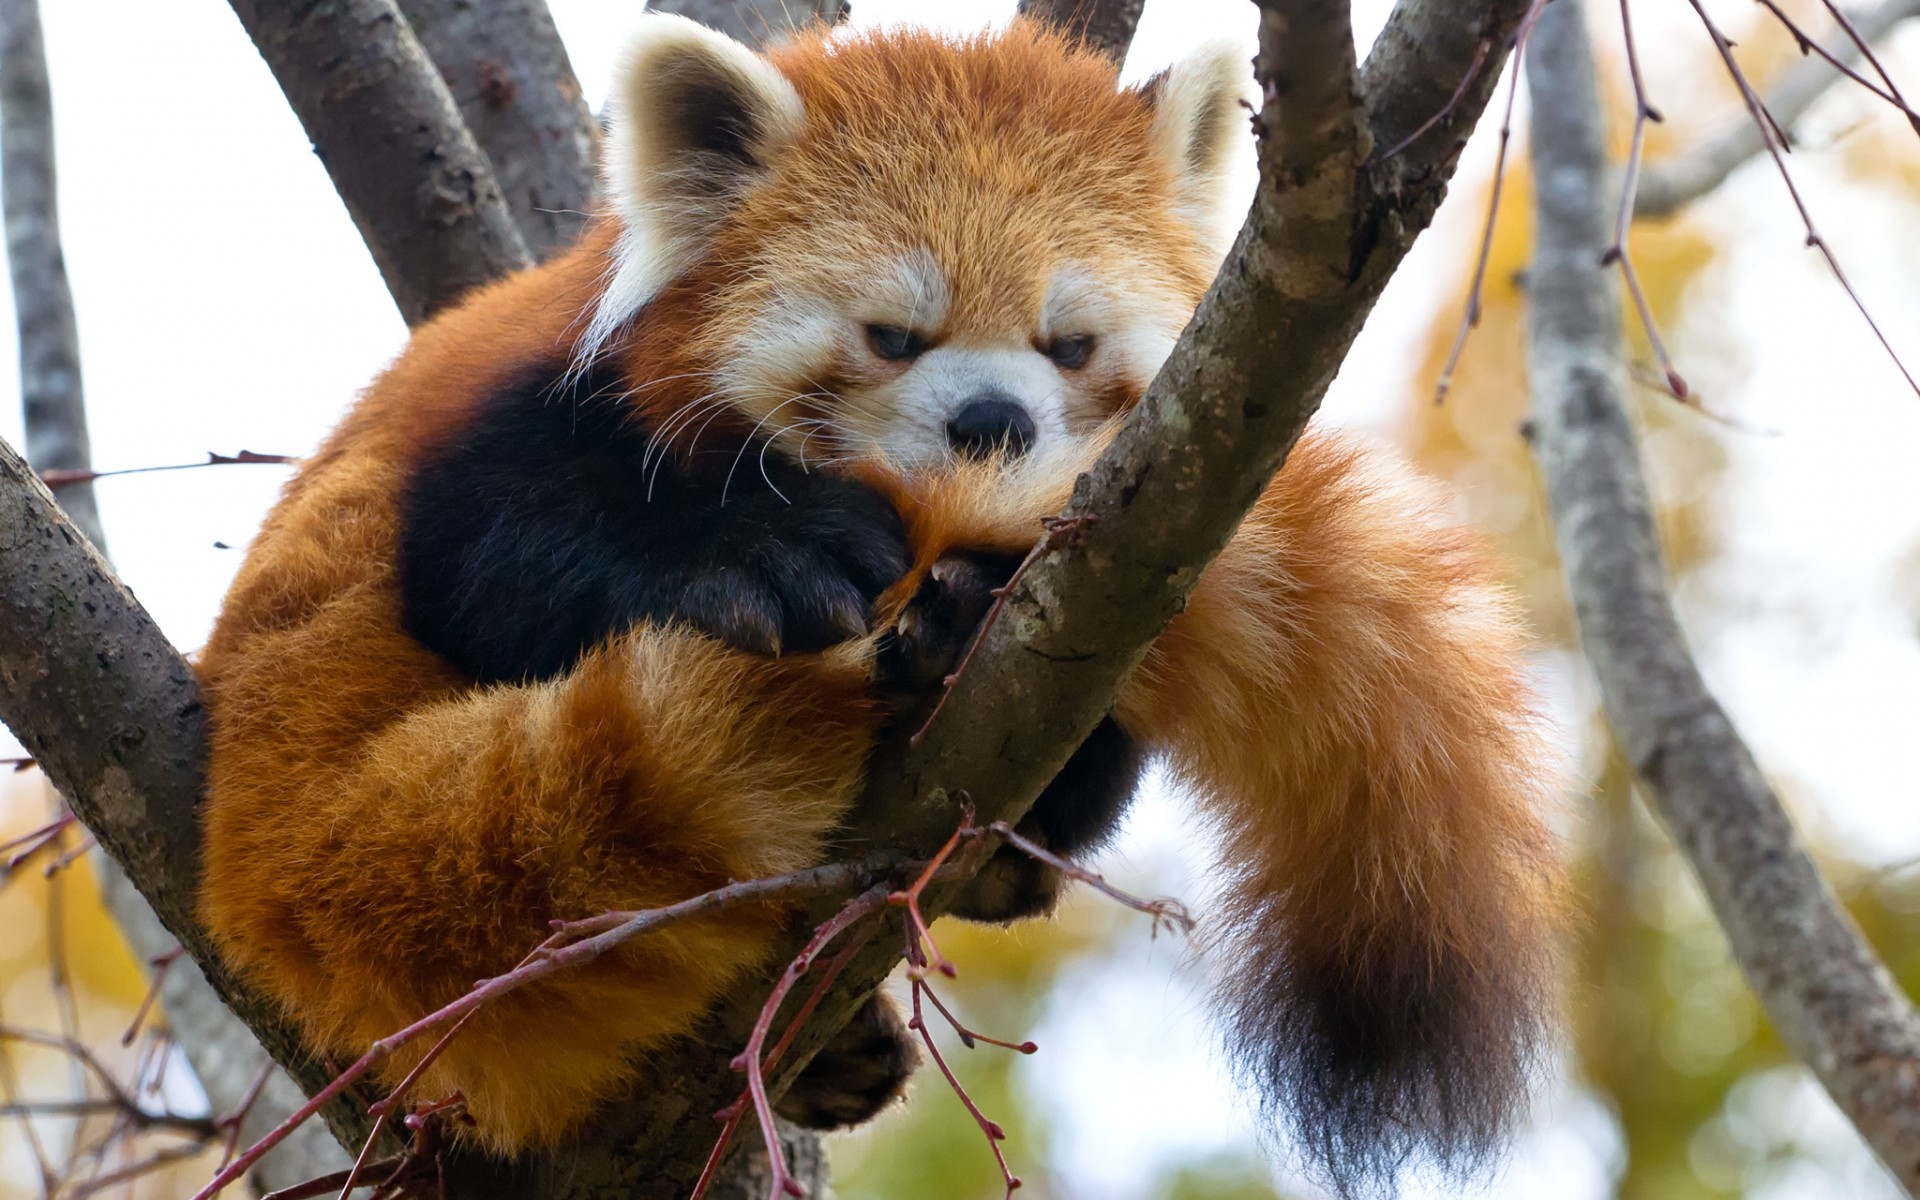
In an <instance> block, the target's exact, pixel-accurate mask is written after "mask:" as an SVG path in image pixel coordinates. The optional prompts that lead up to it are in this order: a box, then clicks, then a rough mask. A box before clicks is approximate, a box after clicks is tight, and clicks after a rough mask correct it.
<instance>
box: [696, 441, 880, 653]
mask: <svg viewBox="0 0 1920 1200" xmlns="http://www.w3.org/2000/svg"><path fill="white" fill-rule="evenodd" d="M725 516H726V520H725V521H724V522H723V523H717V528H716V529H715V531H714V532H713V536H712V538H711V539H710V542H709V546H710V549H709V555H710V557H709V558H708V560H707V561H706V562H704V563H702V564H701V565H700V566H699V567H698V568H697V569H695V570H694V571H692V572H691V573H690V574H689V576H688V577H687V582H686V586H685V589H684V591H683V592H682V593H681V595H680V596H679V597H678V599H677V600H676V601H675V602H674V603H673V605H672V606H671V607H672V611H673V615H674V616H675V617H676V618H678V619H680V620H684V621H686V622H688V623H689V624H691V625H693V626H695V627H697V628H699V629H700V630H702V631H704V632H706V633H710V634H712V635H714V636H715V637H718V638H719V639H721V640H722V641H724V642H726V643H727V644H729V645H731V646H733V647H735V648H736V649H740V650H745V651H748V652H749V653H753V654H764V655H768V656H772V655H776V654H782V653H794V652H806V651H813V650H824V649H826V648H827V647H829V646H834V645H838V644H839V643H841V642H845V641H850V640H852V639H854V638H858V637H864V636H866V634H867V633H868V632H869V627H870V624H871V621H872V615H873V606H874V603H875V601H877V600H878V599H879V598H880V594H881V593H882V592H884V591H886V590H887V588H889V587H891V586H892V585H893V584H894V583H896V582H898V581H899V579H900V578H901V577H902V576H904V575H905V574H906V573H907V570H908V568H909V566H910V565H911V564H912V553H911V552H910V550H909V549H908V547H907V531H906V527H905V526H904V525H903V524H902V523H901V521H900V515H899V513H897V512H896V511H895V510H894V508H893V506H892V505H891V504H889V503H888V502H887V501H886V500H885V499H884V498H883V497H882V496H881V495H880V493H878V492H876V491H874V490H873V489H871V488H869V487H867V486H866V485H865V484H861V483H856V482H853V481H851V480H846V479H835V478H833V477H830V476H815V477H811V478H808V479H807V480H806V481H805V486H802V487H795V488H793V489H792V492H791V498H789V497H788V496H787V495H782V494H776V493H773V492H770V491H769V492H761V493H757V494H752V495H750V496H749V497H747V498H744V499H743V498H741V497H736V498H735V499H734V500H733V501H732V502H731V503H730V504H728V505H726V512H725Z"/></svg>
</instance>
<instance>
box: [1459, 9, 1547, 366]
mask: <svg viewBox="0 0 1920 1200" xmlns="http://www.w3.org/2000/svg"><path fill="white" fill-rule="evenodd" d="M1546 6H1547V0H1532V3H1530V4H1529V5H1528V6H1527V13H1526V15H1525V16H1524V17H1522V18H1520V27H1519V29H1518V30H1516V31H1515V33H1514V35H1513V55H1512V58H1513V80H1512V82H1511V83H1509V84H1508V86H1507V104H1506V108H1505V109H1504V110H1503V111H1502V112H1501V114H1500V149H1499V152H1498V153H1497V154H1496V155H1495V156H1494V160H1493V194H1492V196H1490V197H1489V198H1488V200H1487V223H1486V226H1485V228H1483V229H1482V230H1481V232H1480V257H1479V259H1478V261H1476V262H1475V263H1474V267H1473V283H1472V285H1471V286H1470V287H1469V288H1468V289H1467V309H1466V312H1464V313H1463V314H1461V318H1460V328H1459V329H1458V330H1457V331H1456V332H1455V333H1454V335H1453V348H1452V349H1451V350H1449V351H1447V362H1446V365H1445V366H1443V367H1441V368H1440V378H1439V379H1437V380H1435V381H1434V385H1433V402H1434V403H1435V404H1444V403H1445V402H1446V399H1447V392H1448V391H1449V390H1451V389H1452V387H1453V372H1454V368H1455V367H1458V366H1459V365H1460V355H1461V354H1462V353H1463V352H1464V351H1465V350H1466V348H1467V338H1468V336H1469V335H1470V334H1472V332H1473V331H1474V330H1476V329H1478V328H1479V327H1480V316H1481V297H1482V295H1483V294H1484V293H1485V291H1486V285H1487V263H1488V262H1489V261H1491V260H1492V258H1493V230H1494V227H1495V226H1496V225H1497V224H1498V223H1499V220H1500V197H1501V194H1502V193H1503V192H1505V190H1506V184H1507V150H1508V148H1509V147H1510V146H1511V145H1512V143H1513V105H1514V101H1515V100H1516V99H1517V98H1518V97H1519V95H1520V57H1521V55H1523V54H1525V53H1526V49H1527V35H1528V34H1530V33H1531V32H1532V31H1533V25H1534V22H1535V21H1537V20H1539V19H1540V10H1541V9H1543V8H1545V7H1546Z"/></svg>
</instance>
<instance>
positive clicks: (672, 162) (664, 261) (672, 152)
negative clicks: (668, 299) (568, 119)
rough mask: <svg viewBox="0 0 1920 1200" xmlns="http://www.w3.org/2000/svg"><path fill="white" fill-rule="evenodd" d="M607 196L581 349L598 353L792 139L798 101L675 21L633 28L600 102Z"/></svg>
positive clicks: (736, 51) (760, 63) (725, 46)
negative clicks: (600, 265) (604, 249)
mask: <svg viewBox="0 0 1920 1200" xmlns="http://www.w3.org/2000/svg"><path fill="white" fill-rule="evenodd" d="M609 109H610V113H609V125H610V131H609V136H608V147H607V155H606V185H607V194H608V196H609V197H610V198H611V199H612V202H613V207H614V212H615V213H616V214H617V215H618V216H619V218H620V222H621V225H622V226H623V228H622V231H621V234H620V241H619V246H618V249H617V250H616V252H615V253H616V255H617V258H618V261H617V263H616V266H615V271H614V274H613V277H612V280H611V281H610V283H609V285H608V288H607V294H606V295H605V296H604V297H603V298H602V301H601V305H600V309H599V311H598V312H596V313H595V315H594V322H593V325H592V326H591V327H590V328H589V330H588V334H587V340H588V341H589V342H590V343H595V344H597V343H598V342H600V341H604V340H605V339H606V337H607V336H608V335H610V334H611V333H612V332H613V330H614V329H615V328H617V327H618V326H619V325H620V324H621V323H622V322H624V321H625V320H626V319H627V318H629V317H631V316H632V315H633V314H634V313H635V312H637V311H638V310H639V309H640V307H641V306H642V305H644V304H645V303H646V302H647V301H648V300H649V299H651V298H652V297H653V295H654V293H656V292H658V291H659V290H660V288H661V286H662V285H664V284H665V283H666V282H667V281H668V280H670V279H672V278H673V277H674V276H675V275H677V274H679V273H680V272H681V271H682V270H684V269H685V268H686V267H687V266H688V264H689V263H691V262H692V261H693V259H694V258H695V257H697V256H698V254H699V252H700V248H701V243H702V242H703V241H705V239H706V238H707V236H708V235H709V234H710V233H711V232H712V230H713V228H714V226H715V225H717V224H718V223H719V222H720V221H722V220H724V219H725V218H726V216H727V213H728V212H729V211H730V210H731V209H732V208H733V206H734V205H735V204H736V203H737V202H738V201H739V198H740V196H741V195H742V193H744V192H745V191H746V189H747V188H749V187H751V186H752V185H753V184H754V183H756V182H758V181H759V180H760V179H762V178H764V177H765V176H766V175H767V174H768V172H769V171H771V169H772V167H773V165H774V163H775V162H777V161H778V159H779V156H780V155H781V154H782V153H783V152H784V151H785V150H786V149H787V148H788V147H789V146H791V145H792V144H793V142H794V141H795V140H796V139H797V138H798V137H799V136H800V130H801V127H802V125H804V123H805V121H806V110H805V109H804V108H803V107H802V105H801V103H800V94H799V93H798V92H796V91H795V90H794V87H793V85H792V84H791V83H789V82H788V81H787V78H786V76H784V75H782V74H781V73H780V72H779V71H778V70H776V69H775V68H774V66H773V64H771V63H769V62H768V61H767V60H766V59H764V58H762V57H760V56H759V55H758V54H755V53H754V52H753V51H751V50H749V49H747V48H746V47H745V46H743V45H741V44H740V43H739V42H736V41H734V40H733V39H732V38H729V37H727V36H726V35H725V34H721V33H715V32H714V31H713V30H711V29H708V28H707V27H706V26H704V25H700V24H698V23H696V22H694V21H690V20H688V19H686V18H685V17H678V16H670V15H667V14H654V15H649V16H645V17H642V18H641V19H640V21H639V25H638V27H637V29H636V31H635V33H634V37H633V40H632V42H631V43H630V44H629V46H628V47H627V51H626V55H625V57H624V59H623V60H622V62H621V65H620V69H619V72H618V77H617V78H616V79H615V82H614V89H613V95H612V97H611V99H610V102H609Z"/></svg>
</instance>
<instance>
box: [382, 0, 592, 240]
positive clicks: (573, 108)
mask: <svg viewBox="0 0 1920 1200" xmlns="http://www.w3.org/2000/svg"><path fill="white" fill-rule="evenodd" d="M399 3H400V11H401V13H402V14H403V15H404V16H405V17H406V18H407V24H409V25H411V26H412V27H413V32H414V36H416V37H418V38H419V39H420V44H421V45H422V46H424V47H425V48H426V51H427V54H428V56H429V57H431V58H432V59H433V64H434V66H436V67H438V68H439V69H440V76H441V78H443V79H445V80H446V83H447V88H448V90H449V91H451V92H452V94H453V99H454V102H455V103H457V104H458V105H459V106H460V115H461V116H462V117H463V118H464V119H465V121H466V124H467V128H468V130H470V131H471V132H472V134H473V137H474V140H475V141H476V142H478V143H479V145H480V149H481V151H482V152H484V153H485V154H486V156H487V161H488V162H489V163H490V164H491V165H492V167H493V177H494V181H495V182H496V183H498V184H499V186H500V191H501V193H502V194H503V195H504V196H505V197H506V200H507V207H508V208H510V209H512V210H513V216H514V220H515V221H516V222H517V223H518V224H519V226H520V234H521V236H522V237H524V238H525V239H526V243H527V249H528V251H529V252H531V254H532V256H533V257H534V259H536V260H539V259H544V258H547V257H548V256H550V255H552V254H553V253H554V252H556V251H558V250H562V249H564V248H566V247H567V246H569V245H571V244H572V242H573V240H574V239H575V238H576V237H577V236H578V235H579V233H580V230H581V229H582V228H583V227H584V226H585V225H586V221H587V214H588V211H589V209H590V208H591V206H592V202H593V192H594V175H593V172H594V163H595V161H596V158H597V156H598V154H599V144H600V127H599V124H598V123H597V122H595V121H594V119H593V113H592V112H591V111H590V110H589V109H588V108H587V102H586V100H585V98H583V97H582V96H581V94H580V81H579V80H578V79H576V78H575V77H574V74H573V64H572V63H570V62H568V61H567V49H566V47H565V46H564V45H562V44H561V42H560V32H559V30H557V29H555V28H554V25H553V15H552V14H551V13H549V12H548V11H547V5H546V0H487V3H485V4H475V3H473V2H472V0H399Z"/></svg>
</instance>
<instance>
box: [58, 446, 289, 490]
mask: <svg viewBox="0 0 1920 1200" xmlns="http://www.w3.org/2000/svg"><path fill="white" fill-rule="evenodd" d="M299 461H300V460H299V459H298V458H297V457H295V456H294V455H291V454H255V453H254V452H253V451H251V450H242V451H241V452H240V453H238V454H215V453H214V452H213V451H211V450H209V451H208V452H207V461H205V462H190V463H167V464H166V465H164V466H158V467H122V468H120V469H119V470H117V471H91V470H86V469H80V468H72V469H66V468H58V467H56V468H53V469H51V470H46V471H42V472H40V482H42V483H44V484H46V485H47V486H48V487H50V488H57V487H66V486H67V485H69V484H75V483H92V482H93V481H94V480H96V479H109V478H112V477H113V476H115V475H151V474H153V473H154V472H156V471H196V470H199V469H200V468H201V467H231V466H252V465H256V464H293V463H298V462H299Z"/></svg>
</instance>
